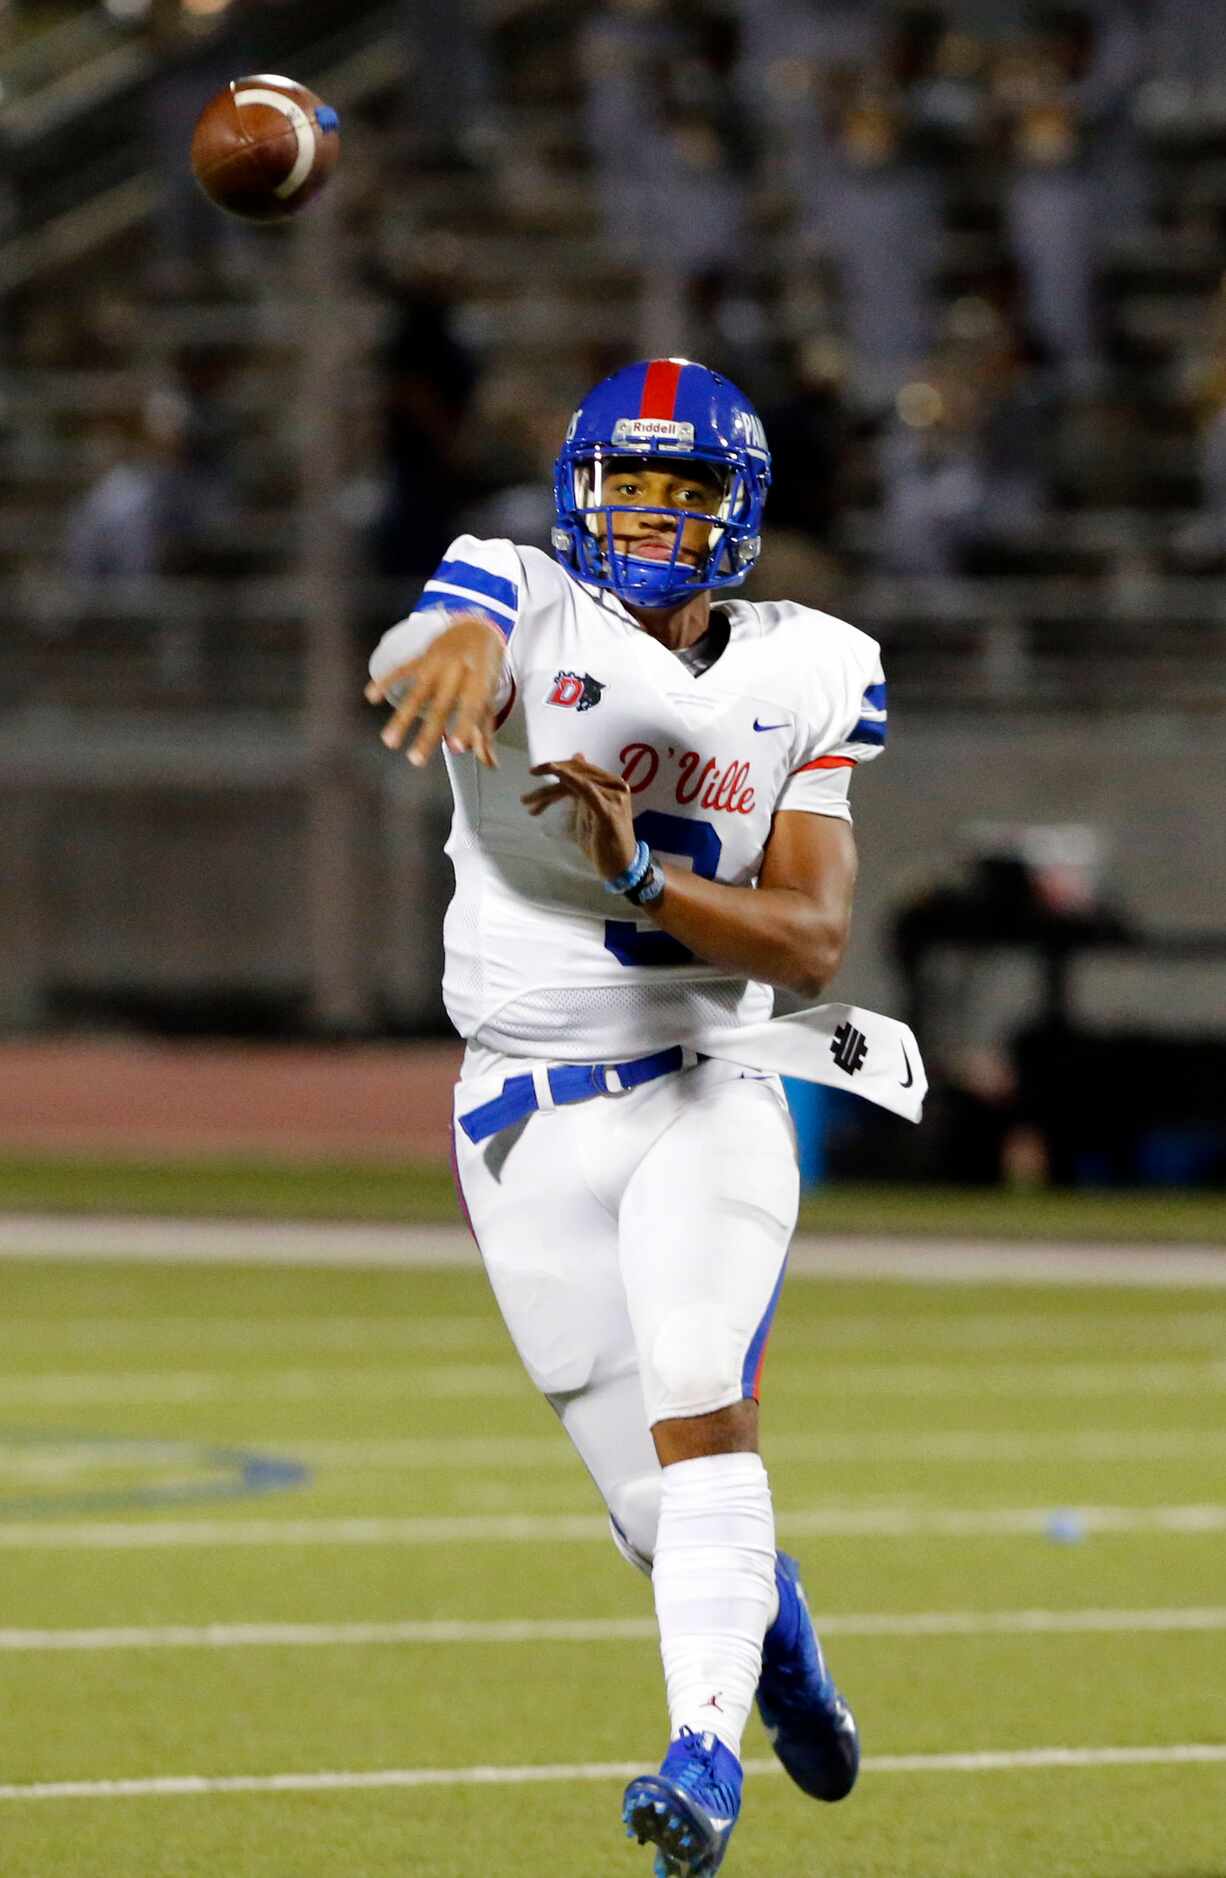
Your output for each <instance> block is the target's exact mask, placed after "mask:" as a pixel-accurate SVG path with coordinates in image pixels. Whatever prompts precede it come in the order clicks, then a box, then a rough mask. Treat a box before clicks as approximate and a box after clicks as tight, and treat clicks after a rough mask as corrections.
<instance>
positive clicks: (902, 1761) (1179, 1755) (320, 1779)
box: [0, 1743, 1226, 1800]
mask: <svg viewBox="0 0 1226 1878" xmlns="http://www.w3.org/2000/svg"><path fill="white" fill-rule="evenodd" d="M1223 1762H1226V1746H1221V1745H1219V1744H1217V1743H1212V1744H1204V1745H1201V1744H1199V1743H1186V1744H1185V1743H1181V1744H1177V1745H1174V1746H1171V1747H1152V1748H1132V1747H1121V1748H1061V1747H1051V1748H1021V1749H1018V1750H1016V1751H1015V1752H1011V1753H990V1752H989V1753H967V1754H870V1755H869V1756H867V1758H866V1759H865V1762H864V1771H865V1773H866V1774H868V1775H874V1774H996V1773H1009V1772H1012V1771H1014V1770H1019V1769H1022V1770H1024V1769H1036V1768H1037V1769H1041V1768H1049V1767H1053V1768H1054V1767H1068V1768H1078V1767H1081V1768H1084V1767H1170V1766H1178V1765H1183V1766H1214V1765H1219V1764H1221V1763H1223ZM643 1771H644V1767H643V1762H642V1761H578V1762H572V1763H566V1764H561V1765H559V1764H553V1765H549V1764H545V1765H542V1766H538V1767H533V1766H528V1767H393V1768H386V1769H376V1770H374V1771H372V1772H362V1773H317V1774H308V1773H296V1774H221V1775H213V1776H209V1775H204V1774H170V1775H163V1776H160V1777H156V1778H153V1779H148V1780H44V1781H37V1782H31V1783H30V1784H29V1785H28V1786H0V1800H135V1799H170V1798H175V1797H180V1796H181V1797H184V1798H193V1797H197V1796H201V1795H205V1794H215V1793H216V1794H224V1793H345V1792H355V1791H366V1792H378V1791H380V1790H386V1789H389V1788H398V1787H520V1786H534V1785H537V1784H540V1783H544V1782H565V1781H576V1780H582V1781H593V1780H629V1779H631V1778H632V1777H633V1776H634V1775H635V1774H639V1773H642V1772H643ZM779 1771H780V1767H779V1763H778V1761H774V1760H769V1761H766V1760H751V1761H746V1763H745V1772H746V1773H747V1774H751V1775H754V1776H755V1777H756V1776H758V1775H762V1774H777V1773H779Z"/></svg>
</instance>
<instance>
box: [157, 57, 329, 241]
mask: <svg viewBox="0 0 1226 1878" xmlns="http://www.w3.org/2000/svg"><path fill="white" fill-rule="evenodd" d="M340 147H341V139H340V119H339V118H338V117H337V115H336V112H335V111H334V110H333V109H332V108H331V106H330V105H327V104H325V103H324V102H323V100H322V99H321V98H317V97H316V96H315V93H314V92H313V91H308V90H307V88H306V86H305V85H297V84H295V83H294V80H293V79H292V78H276V77H273V76H271V75H270V74H268V73H259V74H257V75H256V76H255V77H253V78H233V79H231V81H230V83H229V84H228V85H227V86H226V88H225V90H224V91H219V92H217V93H216V95H215V96H214V97H212V98H210V99H209V102H208V103H207V104H206V105H205V107H204V109H203V111H202V112H201V113H200V116H199V117H198V118H197V120H196V129H195V132H194V133H193V136H192V171H193V173H194V175H195V178H196V181H197V182H198V183H199V184H200V187H201V188H202V189H203V191H204V193H205V195H206V196H208V198H209V200H210V201H211V202H215V203H216V204H217V206H218V208H219V209H226V210H228V212H229V213H230V214H231V215H241V216H242V218H243V219H244V221H248V222H280V221H284V219H285V218H286V216H289V215H296V214H297V213H298V210H299V209H301V208H302V207H303V206H304V205H305V204H306V203H308V202H309V201H310V200H311V198H312V196H315V195H318V193H319V191H320V190H321V189H322V188H323V186H324V184H325V183H326V182H327V180H328V178H329V176H331V174H332V171H333V170H334V169H335V167H336V159H337V157H338V156H339V154H340Z"/></svg>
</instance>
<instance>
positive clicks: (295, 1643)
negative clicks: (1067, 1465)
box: [0, 1605, 1226, 1654]
mask: <svg viewBox="0 0 1226 1878" xmlns="http://www.w3.org/2000/svg"><path fill="white" fill-rule="evenodd" d="M813 1621H814V1623H815V1625H816V1626H817V1629H818V1631H819V1632H820V1633H821V1635H822V1636H823V1637H887V1638H899V1637H991V1636H1027V1637H1031V1636H1043V1635H1047V1634H1052V1635H1070V1636H1077V1635H1096V1634H1108V1635H1109V1634H1115V1633H1119V1632H1122V1633H1123V1634H1124V1635H1126V1636H1133V1635H1136V1634H1139V1633H1141V1632H1149V1633H1153V1632H1166V1631H1169V1632H1187V1631H1204V1632H1212V1631H1220V1630H1226V1606H1222V1605H1210V1606H1206V1607H1203V1608H1200V1607H1194V1606H1189V1607H1186V1608H1184V1607H1181V1606H1178V1605H1176V1606H1173V1607H1171V1608H1169V1609H1146V1610H1139V1611H1120V1610H1095V1609H1091V1610H1070V1611H903V1612H897V1613H888V1612H881V1611H873V1612H865V1613H860V1614H856V1613H847V1612H818V1613H816V1614H815V1615H814V1619H813ZM655 1635H656V1625H655V1622H654V1620H653V1619H651V1618H646V1617H625V1618H622V1617H592V1618H539V1619H538V1618H522V1619H518V1618H511V1619H506V1620H504V1621H494V1622H489V1623H472V1622H464V1621H461V1620H458V1619H456V1620H452V1619H447V1618H442V1619H436V1620H433V1621H416V1622H414V1621H405V1622H387V1623H364V1624H363V1623H355V1624H197V1625H191V1624H161V1625H151V1626H144V1627H140V1626H129V1627H127V1628H123V1627H116V1628H111V1629H99V1630H0V1651H10V1652H16V1653H35V1654H41V1653H44V1652H47V1651H70V1652H72V1651H98V1650H264V1649H295V1650H297V1649H316V1648H338V1647H339V1648H348V1649H363V1648H365V1647H367V1646H368V1645H372V1644H380V1645H382V1644H391V1643H400V1644H436V1645H443V1646H446V1647H447V1648H451V1647H453V1646H454V1645H456V1644H461V1643H479V1644H491V1643H492V1644H503V1643H531V1644H539V1643H626V1642H642V1641H645V1640H648V1639H653V1638H654V1637H655Z"/></svg>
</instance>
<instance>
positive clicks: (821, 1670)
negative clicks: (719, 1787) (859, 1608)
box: [757, 1552, 860, 1800]
mask: <svg viewBox="0 0 1226 1878" xmlns="http://www.w3.org/2000/svg"><path fill="white" fill-rule="evenodd" d="M775 1582H776V1584H777V1585H778V1587H779V1615H778V1617H777V1618H776V1619H775V1622H774V1623H773V1624H772V1625H771V1627H770V1629H769V1630H768V1631H767V1633H766V1639H765V1641H764V1642H763V1645H762V1677H761V1680H760V1682H759V1683H758V1698H757V1699H758V1713H759V1715H761V1717H762V1720H763V1722H764V1723H765V1726H766V1732H767V1734H768V1735H769V1736H770V1738H771V1744H772V1746H773V1747H774V1750H775V1753H776V1754H777V1755H778V1756H779V1759H780V1760H781V1761H782V1762H783V1765H784V1767H785V1769H786V1770H787V1772H788V1773H789V1774H790V1775H791V1776H792V1779H793V1780H794V1781H795V1782H796V1785H797V1786H798V1787H800V1788H801V1789H802V1791H803V1792H805V1793H807V1794H808V1795H809V1796H810V1797H811V1798H812V1799H814V1800H844V1799H846V1797H847V1795H848V1794H849V1793H850V1792H851V1790H852V1788H853V1787H854V1786H855V1784H856V1775H857V1774H858V1773H859V1771H860V1736H859V1733H858V1731H857V1729H856V1719H855V1716H854V1715H853V1714H852V1712H851V1710H850V1709H849V1708H848V1706H847V1704H846V1702H844V1700H843V1698H842V1696H841V1695H840V1694H839V1692H838V1690H837V1689H836V1688H835V1686H834V1682H833V1679H832V1678H831V1675H830V1671H829V1670H828V1669H827V1668H826V1664H825V1662H824V1660H823V1657H822V1646H821V1644H820V1643H819V1642H818V1640H817V1632H816V1631H815V1630H814V1628H813V1619H812V1618H811V1617H810V1615H809V1606H808V1604H807V1603H806V1602H805V1591H804V1586H803V1585H802V1584H801V1582H800V1567H799V1566H798V1565H797V1563H796V1560H795V1559H794V1558H789V1557H788V1555H787V1553H786V1552H780V1553H779V1555H778V1557H777V1558H776V1560H775Z"/></svg>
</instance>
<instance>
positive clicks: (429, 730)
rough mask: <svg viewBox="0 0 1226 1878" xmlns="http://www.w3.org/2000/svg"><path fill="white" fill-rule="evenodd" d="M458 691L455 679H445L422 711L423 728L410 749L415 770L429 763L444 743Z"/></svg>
mask: <svg viewBox="0 0 1226 1878" xmlns="http://www.w3.org/2000/svg"><path fill="white" fill-rule="evenodd" d="M458 689H459V687H458V685H457V684H456V683H455V681H454V679H453V680H452V681H451V682H450V683H448V682H447V678H446V677H444V678H443V679H442V680H441V682H440V684H439V688H438V690H437V691H436V692H435V693H434V695H433V697H432V698H431V699H430V700H429V704H428V705H427V706H425V708H424V709H422V710H421V712H420V715H421V728H420V729H419V731H418V733H417V735H416V737H414V739H413V742H412V744H411V746H410V748H409V762H410V763H411V764H412V765H413V767H414V769H420V768H421V767H422V764H423V763H428V762H429V760H430V758H431V756H432V755H433V754H434V752H435V750H437V748H438V746H439V744H440V743H441V742H442V740H443V731H444V729H445V727H446V724H447V719H448V718H449V717H450V716H451V713H452V711H453V710H454V709H455V701H456V692H457V690H458ZM424 702H425V701H424V700H423V704H424Z"/></svg>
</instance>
